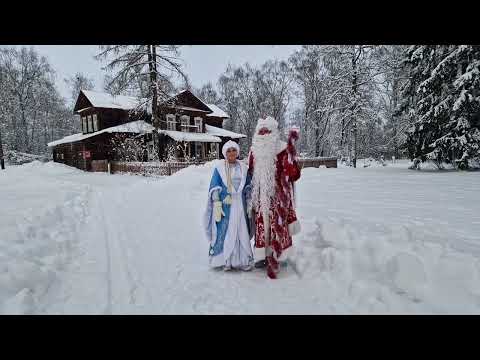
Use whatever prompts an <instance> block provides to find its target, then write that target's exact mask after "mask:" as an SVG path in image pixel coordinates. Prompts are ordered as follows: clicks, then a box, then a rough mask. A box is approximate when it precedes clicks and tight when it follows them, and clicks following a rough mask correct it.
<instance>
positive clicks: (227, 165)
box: [204, 141, 253, 271]
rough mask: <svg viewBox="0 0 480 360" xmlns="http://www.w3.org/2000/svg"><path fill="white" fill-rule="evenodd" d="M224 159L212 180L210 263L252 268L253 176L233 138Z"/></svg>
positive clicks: (226, 267) (208, 214)
mask: <svg viewBox="0 0 480 360" xmlns="http://www.w3.org/2000/svg"><path fill="white" fill-rule="evenodd" d="M222 153H223V156H224V157H225V160H217V161H216V163H215V167H214V170H213V174H212V180H211V181H210V187H209V191H208V202H207V209H206V211H205V216H204V227H205V233H206V236H207V239H208V241H209V243H210V246H209V259H210V266H211V267H213V268H223V269H224V270H225V271H228V270H231V269H240V270H244V271H249V270H251V269H252V268H253V251H252V247H251V244H250V239H251V236H250V234H251V233H250V226H249V224H250V219H249V217H248V215H247V201H248V202H250V196H251V178H250V176H247V175H248V174H247V173H248V168H247V166H246V164H244V163H242V162H240V161H239V160H238V159H237V158H238V156H239V154H240V148H239V146H238V144H237V143H236V142H234V141H228V142H227V143H225V145H224V146H223V147H222Z"/></svg>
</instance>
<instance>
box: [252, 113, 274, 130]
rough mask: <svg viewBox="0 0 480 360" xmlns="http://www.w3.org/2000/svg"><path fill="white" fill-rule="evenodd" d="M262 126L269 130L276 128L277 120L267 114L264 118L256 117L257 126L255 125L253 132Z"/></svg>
mask: <svg viewBox="0 0 480 360" xmlns="http://www.w3.org/2000/svg"><path fill="white" fill-rule="evenodd" d="M264 127H266V128H267V129H269V130H272V129H278V122H277V120H275V119H274V118H273V117H271V116H267V117H266V118H265V119H258V122H257V126H256V127H255V134H256V133H258V131H259V130H260V129H261V128H264Z"/></svg>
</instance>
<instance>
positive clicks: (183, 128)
mask: <svg viewBox="0 0 480 360" xmlns="http://www.w3.org/2000/svg"><path fill="white" fill-rule="evenodd" d="M185 120H186V121H185ZM184 122H186V124H184ZM189 128H190V116H188V115H181V116H180V129H181V131H183V132H189V131H188V130H189Z"/></svg>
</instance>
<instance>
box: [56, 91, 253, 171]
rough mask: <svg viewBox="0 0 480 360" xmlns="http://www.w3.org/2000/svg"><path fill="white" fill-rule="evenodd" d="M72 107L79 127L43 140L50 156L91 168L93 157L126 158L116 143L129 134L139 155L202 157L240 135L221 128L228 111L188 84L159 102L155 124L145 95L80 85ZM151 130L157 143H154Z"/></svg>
mask: <svg viewBox="0 0 480 360" xmlns="http://www.w3.org/2000/svg"><path fill="white" fill-rule="evenodd" d="M74 112H75V113H76V114H78V115H79V119H80V120H79V121H80V123H81V129H82V132H81V133H78V134H74V135H70V136H67V137H65V138H63V139H60V140H56V141H52V142H50V143H49V144H48V146H49V147H51V148H52V152H53V159H54V161H56V162H61V163H64V164H67V165H71V166H75V167H77V168H80V169H83V170H87V171H90V170H92V161H95V160H123V161H125V160H129V159H124V158H119V155H118V152H117V151H116V149H118V148H119V147H122V144H124V143H127V142H128V140H131V139H136V140H135V141H138V142H139V143H141V144H142V149H143V150H142V154H141V156H140V157H141V161H152V160H154V159H160V160H166V159H167V158H169V159H170V160H171V159H172V157H173V159H175V160H178V161H182V160H186V159H195V160H197V161H205V160H211V159H213V158H221V157H222V155H221V151H220V150H221V146H222V145H223V144H224V143H225V142H226V141H228V140H234V141H236V142H238V141H239V139H241V138H244V137H245V135H243V134H237V133H234V132H231V131H228V130H226V129H223V120H224V119H227V118H228V117H229V116H228V114H226V113H225V112H224V111H223V110H222V109H220V108H219V107H218V106H215V105H213V104H206V103H204V102H203V101H202V100H200V99H199V98H198V97H197V96H195V95H194V94H193V93H192V92H191V91H189V90H184V91H181V92H180V93H178V94H176V95H173V96H172V97H171V98H169V99H168V100H166V101H164V102H163V103H160V104H159V106H158V114H157V115H158V119H159V126H158V128H155V127H154V126H153V125H152V116H151V113H150V111H149V106H148V101H147V100H146V99H138V98H135V97H129V96H112V95H110V94H108V93H102V92H96V91H86V90H82V91H80V94H79V96H78V99H77V102H76V104H75V108H74ZM155 132H156V133H158V145H157V146H154V143H153V140H154V136H153V135H154V133H155ZM156 155H158V157H157V156H156ZM130 160H131V159H130Z"/></svg>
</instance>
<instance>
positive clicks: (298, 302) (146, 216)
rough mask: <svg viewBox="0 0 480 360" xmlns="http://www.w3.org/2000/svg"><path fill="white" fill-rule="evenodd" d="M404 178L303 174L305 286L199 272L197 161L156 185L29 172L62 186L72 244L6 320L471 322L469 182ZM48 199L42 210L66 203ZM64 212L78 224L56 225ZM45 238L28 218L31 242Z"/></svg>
mask: <svg viewBox="0 0 480 360" xmlns="http://www.w3.org/2000/svg"><path fill="white" fill-rule="evenodd" d="M405 167H406V165H405V164H401V165H399V166H397V167H386V168H367V169H350V168H347V169H345V168H339V169H305V170H304V171H303V173H302V179H301V181H300V182H299V183H298V206H299V209H298V211H299V215H300V217H301V221H302V227H303V230H302V233H301V234H300V235H299V236H298V237H296V238H295V239H294V243H295V247H294V249H293V251H292V254H291V256H292V258H293V259H294V260H295V261H296V263H297V266H298V269H299V271H301V273H302V274H303V276H302V278H298V277H297V276H296V274H295V273H294V272H293V271H292V269H287V271H284V272H283V273H282V278H281V279H279V280H277V281H270V280H268V279H267V278H266V276H265V274H264V273H263V272H262V271H255V272H251V273H242V272H238V273H237V272H233V273H224V272H223V271H214V270H210V269H209V268H208V265H207V251H208V246H207V242H206V240H205V239H204V238H203V233H202V230H201V227H200V226H201V216H202V211H203V208H204V205H205V201H206V198H205V197H206V189H207V187H208V182H209V180H210V172H211V168H210V165H208V164H207V165H206V166H199V167H190V168H188V169H185V170H182V171H181V172H179V173H177V174H175V175H174V176H172V177H169V178H163V179H145V178H141V177H135V176H121V175H118V176H117V175H116V176H109V175H106V174H86V173H82V172H80V171H77V170H74V169H71V170H70V169H68V170H67V169H65V167H61V165H57V164H46V165H38V164H37V165H32V171H31V173H32V174H35V176H37V177H38V178H39V179H38V180H37V182H38V183H40V184H42V183H43V182H48V181H50V182H51V183H52V186H58V188H59V189H60V190H61V189H62V186H63V189H70V191H68V190H65V193H68V194H70V196H71V197H72V196H73V198H76V199H77V203H76V204H77V205H76V206H75V207H73V208H71V209H69V208H64V207H63V208H62V209H63V210H62V211H60V212H59V213H58V215H59V216H60V214H62V216H64V217H65V218H67V219H69V220H68V221H65V222H64V226H67V227H68V230H69V231H70V237H69V241H70V242H69V243H70V244H71V246H70V248H69V250H68V251H66V252H67V253H68V257H65V259H64V261H63V263H64V264H65V266H61V267H55V268H53V269H51V270H52V271H53V272H55V274H56V275H55V277H53V278H54V279H55V281H53V280H52V281H50V282H49V286H48V288H47V289H46V290H44V291H43V293H41V294H40V293H39V294H36V295H37V296H36V297H34V300H35V301H33V300H31V301H30V306H29V307H28V306H27V307H26V305H25V303H26V300H25V299H26V295H25V294H23V295H22V296H19V295H18V294H17V296H16V297H15V298H14V299H15V301H13V302H12V301H10V302H9V304H10V305H9V307H7V310H9V311H10V312H12V311H15V309H18V305H19V304H20V305H22V304H23V305H22V306H23V309H24V311H26V312H35V313H69V314H71V313H78V314H84V313H91V314H95V313H98V314H119V313H127V314H152V313H159V314H207V313H208V314H212V313H214V314H244V313H247V314H262V313H269V314H274V313H289V314H310V313H480V287H479V284H480V276H479V269H480V266H479V258H480V243H479V238H478V234H480V223H479V222H478V220H476V215H475V214H476V213H478V210H480V209H479V204H480V201H479V200H480V195H479V194H480V192H479V190H480V183H479V182H478V176H479V173H440V174H439V173H431V172H415V171H410V170H406V169H405ZM59 169H60V170H61V171H60V170H59ZM18 171H20V169H18ZM23 171H24V172H28V170H25V169H23ZM67 171H69V173H67ZM59 172H60V173H61V174H60V175H59V174H58V173H59ZM40 180H41V181H40ZM47 180H48V181H47ZM2 181H4V180H2ZM61 184H63V185H61ZM10 185H11V190H12V191H13V192H14V193H16V194H17V195H16V196H21V195H20V194H21V191H22V190H18V191H17V190H15V189H16V187H15V186H16V185H14V184H10ZM45 190H49V188H48V187H46V188H45ZM60 190H59V191H58V192H57V193H55V194H53V195H52V196H54V198H53V199H52V200H51V202H52V203H56V202H62V201H64V197H62V195H61V193H62V191H60ZM42 191H44V190H43V188H39V189H37V190H36V191H33V189H32V193H35V194H39V193H41V192H42ZM74 195H75V196H74ZM38 205H39V204H38V203H37V204H35V207H37V206H38ZM18 211H20V210H18ZM73 213H75V214H77V215H76V216H77V217H79V219H78V220H79V221H78V224H76V223H75V222H74V221H71V220H73V218H72V216H70V217H68V216H65V214H73ZM17 214H19V213H17ZM78 214H82V215H81V216H80V215H78ZM68 224H70V225H68ZM57 228H58V227H57V226H56V224H54V223H48V224H47V223H46V222H44V221H40V222H39V223H38V226H37V228H36V229H35V231H38V232H41V231H43V232H45V231H56V229H57ZM2 233H3V231H2ZM50 240H52V239H50ZM0 244H1V243H0ZM1 255H2V254H1V247H0V256H1ZM1 279H2V278H1V277H0V280H1ZM17 290H18V289H17ZM20 290H21V289H20ZM0 295H1V293H0ZM31 296H33V295H31ZM0 300H1V298H0ZM7 305H8V304H7ZM15 305H17V308H15ZM3 311H6V310H5V307H4V310H3ZM18 311H20V310H18Z"/></svg>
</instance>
